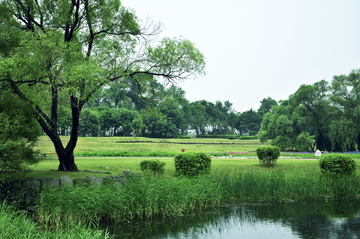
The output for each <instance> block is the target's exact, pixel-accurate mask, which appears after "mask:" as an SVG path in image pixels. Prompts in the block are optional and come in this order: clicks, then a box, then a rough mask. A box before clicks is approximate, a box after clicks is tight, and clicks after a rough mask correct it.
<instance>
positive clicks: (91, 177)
mask: <svg viewBox="0 0 360 239" xmlns="http://www.w3.org/2000/svg"><path fill="white" fill-rule="evenodd" d="M85 178H87V179H90V181H91V180H93V179H95V177H94V176H90V175H88V176H86V177H85Z"/></svg>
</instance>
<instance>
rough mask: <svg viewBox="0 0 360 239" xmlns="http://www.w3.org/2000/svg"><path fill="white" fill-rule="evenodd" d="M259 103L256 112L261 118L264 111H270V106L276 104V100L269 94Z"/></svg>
mask: <svg viewBox="0 0 360 239" xmlns="http://www.w3.org/2000/svg"><path fill="white" fill-rule="evenodd" d="M260 103H261V105H260V108H259V109H258V114H260V116H261V118H263V117H264V115H265V114H266V113H269V112H271V108H272V107H273V106H274V105H277V102H276V100H274V99H272V98H271V97H270V96H269V97H268V98H264V99H263V100H262V101H260Z"/></svg>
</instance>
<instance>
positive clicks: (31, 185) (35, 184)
mask: <svg viewBox="0 0 360 239" xmlns="http://www.w3.org/2000/svg"><path fill="white" fill-rule="evenodd" d="M24 182H25V187H26V188H28V189H32V190H37V189H39V188H40V181H39V180H38V179H36V178H31V177H29V178H26V179H25V181H24Z"/></svg>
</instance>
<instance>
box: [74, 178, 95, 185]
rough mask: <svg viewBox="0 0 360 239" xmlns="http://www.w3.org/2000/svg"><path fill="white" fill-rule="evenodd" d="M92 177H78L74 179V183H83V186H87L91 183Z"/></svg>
mask: <svg viewBox="0 0 360 239" xmlns="http://www.w3.org/2000/svg"><path fill="white" fill-rule="evenodd" d="M90 181H91V180H90V179H88V178H77V179H74V181H73V182H74V184H75V185H82V186H86V185H89V183H90Z"/></svg>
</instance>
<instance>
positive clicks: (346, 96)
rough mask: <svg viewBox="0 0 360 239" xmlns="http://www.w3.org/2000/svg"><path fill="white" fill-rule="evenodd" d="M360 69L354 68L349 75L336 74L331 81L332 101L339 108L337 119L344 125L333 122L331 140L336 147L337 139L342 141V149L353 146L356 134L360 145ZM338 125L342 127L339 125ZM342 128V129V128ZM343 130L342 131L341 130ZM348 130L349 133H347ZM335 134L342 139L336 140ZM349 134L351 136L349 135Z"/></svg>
mask: <svg viewBox="0 0 360 239" xmlns="http://www.w3.org/2000/svg"><path fill="white" fill-rule="evenodd" d="M359 86H360V70H359V69H358V70H353V71H352V72H351V73H350V74H349V75H348V76H346V75H339V76H334V77H333V80H332V82H331V87H330V90H331V93H332V95H331V96H330V100H331V102H332V103H333V104H334V106H335V107H336V108H337V109H338V111H337V114H336V119H341V120H340V121H342V122H343V123H344V125H339V122H336V121H337V120H336V121H335V120H334V122H333V123H332V124H331V125H332V127H331V136H330V137H331V139H330V140H331V142H332V147H335V145H334V143H335V141H337V142H339V143H340V142H341V143H340V144H342V146H340V148H341V149H340V150H341V151H344V150H348V149H350V148H353V145H354V142H353V139H354V138H353V136H354V134H355V135H356V136H355V137H356V144H357V145H358V148H359V145H360V87H359ZM337 124H338V126H340V127H337ZM340 129H341V130H340ZM341 131H342V132H341ZM346 132H348V133H349V134H347V133H346ZM335 135H337V136H340V138H341V139H339V140H336V139H335V138H334V137H335ZM347 136H349V137H347ZM344 143H345V144H344Z"/></svg>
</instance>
